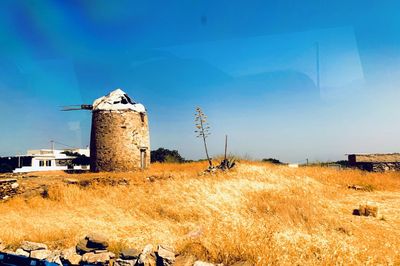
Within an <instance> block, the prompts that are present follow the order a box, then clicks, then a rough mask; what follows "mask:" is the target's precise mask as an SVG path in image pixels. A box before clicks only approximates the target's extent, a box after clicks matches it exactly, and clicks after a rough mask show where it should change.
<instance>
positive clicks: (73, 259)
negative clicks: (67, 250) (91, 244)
mask: <svg viewBox="0 0 400 266" xmlns="http://www.w3.org/2000/svg"><path fill="white" fill-rule="evenodd" d="M63 260H64V261H65V262H67V263H68V265H74V266H75V265H79V264H80V263H81V261H82V256H81V255H78V254H71V255H69V256H67V257H64V259H63Z"/></svg>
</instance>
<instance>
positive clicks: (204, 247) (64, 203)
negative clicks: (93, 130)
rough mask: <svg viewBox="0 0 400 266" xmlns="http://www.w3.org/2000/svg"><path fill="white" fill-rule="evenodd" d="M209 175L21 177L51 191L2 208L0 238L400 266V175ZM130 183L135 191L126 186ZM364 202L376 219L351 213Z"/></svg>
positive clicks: (277, 171) (173, 169)
mask: <svg viewBox="0 0 400 266" xmlns="http://www.w3.org/2000/svg"><path fill="white" fill-rule="evenodd" d="M205 167H206V164H204V163H190V164H153V165H152V166H151V168H150V169H149V170H146V171H142V172H136V173H111V174H110V173H91V174H66V173H62V172H56V173H54V172H53V173H42V174H37V175H38V177H36V178H25V179H21V180H19V182H20V184H21V185H22V187H25V188H26V189H27V188H34V187H39V186H41V185H46V186H47V188H48V189H47V190H46V191H47V192H48V193H42V195H37V194H35V193H30V194H29V193H27V194H26V195H24V196H23V195H20V196H18V197H15V198H13V199H11V200H8V201H6V202H3V203H0V213H1V215H0V239H2V240H3V242H5V243H6V244H8V245H9V247H11V248H12V247H16V246H17V245H18V244H19V242H20V241H22V240H31V241H37V242H44V243H47V244H48V245H49V246H50V247H52V248H63V247H70V246H73V245H75V243H76V242H77V241H78V240H79V239H80V238H81V237H83V236H84V235H86V234H87V233H89V232H99V233H102V234H104V235H107V236H108V237H110V239H111V243H112V249H113V250H114V251H116V252H118V250H120V249H121V248H123V247H127V246H131V247H136V248H142V247H143V246H144V245H145V244H148V243H152V244H154V245H156V244H158V243H165V244H169V245H171V246H173V247H174V248H175V249H176V250H177V252H180V253H185V252H187V253H192V254H194V255H196V256H197V257H198V258H199V259H204V260H208V261H212V262H223V263H224V264H226V265H230V264H232V263H234V262H236V261H240V260H247V261H249V262H251V263H252V264H255V265H305V264H307V265H332V264H344V265H376V264H383V265H387V264H388V265H396V264H397V265H400V212H399V210H400V209H399V208H400V174H399V173H366V172H361V171H356V170H335V169H330V168H322V167H304V168H298V169H292V168H288V167H286V166H275V165H270V164H265V163H255V162H241V163H240V164H239V165H238V166H237V167H236V169H234V170H232V171H230V172H228V173H218V174H213V175H209V174H207V175H201V174H200V173H201V172H202V170H203V169H205ZM65 178H76V179H79V180H81V183H80V185H76V184H66V183H65V182H64V179H65ZM122 179H125V180H126V181H128V182H129V184H128V185H126V184H124V182H120V184H118V180H122ZM91 180H96V182H91ZM349 184H351V185H353V184H355V185H363V186H366V187H368V188H369V190H371V191H359V190H357V191H356V190H352V189H348V188H347V186H348V185H349ZM366 201H373V202H376V204H377V205H378V207H379V211H380V214H379V216H378V217H376V218H375V217H362V216H354V215H352V211H353V209H356V208H358V206H359V204H360V203H365V202H366Z"/></svg>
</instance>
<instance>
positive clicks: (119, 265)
mask: <svg viewBox="0 0 400 266" xmlns="http://www.w3.org/2000/svg"><path fill="white" fill-rule="evenodd" d="M136 261H137V260H136V259H134V260H123V259H116V260H115V262H114V266H134V265H136Z"/></svg>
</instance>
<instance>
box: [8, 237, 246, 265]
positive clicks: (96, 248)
mask: <svg viewBox="0 0 400 266" xmlns="http://www.w3.org/2000/svg"><path fill="white" fill-rule="evenodd" d="M108 248H109V243H108V239H107V238H106V237H104V236H102V235H99V234H90V235H87V236H86V237H85V238H83V239H81V240H80V241H79V242H78V244H77V245H76V246H75V247H72V248H69V249H64V250H61V251H60V250H55V251H51V250H49V249H48V247H47V246H46V245H45V244H41V243H35V242H30V241H23V242H22V243H21V245H20V247H19V248H17V249H16V250H15V251H8V250H5V245H4V243H2V242H1V240H0V252H4V253H8V254H13V255H18V256H24V257H27V258H32V259H38V260H43V261H46V262H49V263H53V264H51V265H61V266H63V265H71V266H78V265H81V266H82V265H85V266H90V265H93V266H94V265H96V266H112V265H114V266H223V264H213V263H210V262H205V261H200V260H197V259H196V257H195V256H193V255H187V254H184V255H178V254H176V253H175V251H174V249H173V248H171V247H169V246H167V245H158V246H157V247H156V248H154V247H153V245H151V244H148V245H146V246H145V247H144V248H143V250H141V251H140V250H137V249H135V248H127V249H123V250H121V252H120V254H118V255H116V254H114V253H113V252H111V251H109V250H108ZM0 264H1V262H0ZM247 265H251V264H249V263H247V262H245V263H242V262H240V263H239V264H238V263H236V264H235V266H247Z"/></svg>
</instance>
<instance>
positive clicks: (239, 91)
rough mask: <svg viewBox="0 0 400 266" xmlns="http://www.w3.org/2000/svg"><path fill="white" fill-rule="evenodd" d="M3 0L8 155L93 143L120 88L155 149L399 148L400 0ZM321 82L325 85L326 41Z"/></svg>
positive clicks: (284, 153) (1, 85)
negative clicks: (95, 120)
mask: <svg viewBox="0 0 400 266" xmlns="http://www.w3.org/2000/svg"><path fill="white" fill-rule="evenodd" d="M330 2H331V3H329V2H327V1H208V0H205V1H168V2H167V1H118V2H113V3H111V1H102V0H100V1H89V0H88V1H48V0H42V1H8V0H5V1H2V2H1V3H0V15H1V16H0V21H1V23H0V47H1V49H0V93H1V95H2V97H0V111H1V114H2V115H1V117H2V123H1V130H0V155H10V154H16V153H23V152H25V150H26V149H30V148H43V147H48V146H49V145H50V140H51V139H54V140H57V141H59V142H62V143H66V144H69V145H71V146H86V145H88V144H89V135H90V112H85V111H82V112H68V113H65V112H60V111H59V109H60V108H59V106H62V105H69V104H81V103H91V102H92V101H93V100H94V99H95V98H98V97H100V96H102V95H104V94H106V93H108V92H109V91H111V90H113V89H115V88H122V89H123V90H125V91H126V92H127V93H128V94H129V95H130V96H131V97H132V98H134V99H135V100H136V101H139V102H142V103H143V104H144V105H145V106H146V107H147V109H148V112H149V118H150V128H151V143H152V148H154V149H155V148H158V147H166V148H170V149H178V150H179V151H180V153H181V154H182V155H183V156H184V157H186V158H189V159H197V158H202V157H204V154H203V150H202V145H201V143H199V140H198V139H196V138H195V135H194V132H193V130H194V125H193V113H194V109H195V107H196V106H201V107H202V108H203V110H204V112H205V113H206V114H208V116H209V122H210V124H211V127H212V135H211V136H210V139H209V142H210V145H209V146H210V150H211V153H212V154H213V155H216V154H220V153H222V151H223V139H224V135H225V134H228V135H229V139H230V143H229V145H230V150H231V152H233V153H236V154H240V155H246V156H249V157H252V158H255V159H256V158H266V157H274V158H278V159H281V160H283V161H290V162H302V161H304V160H305V159H306V158H309V159H310V160H321V161H323V160H336V159H342V158H344V154H345V153H348V152H398V151H400V141H399V139H398V136H400V126H399V125H398V123H397V118H398V117H399V114H400V109H399V103H398V99H399V96H400V90H399V82H400V18H399V16H398V11H399V10H400V3H399V2H398V1H380V3H379V2H377V1H330ZM317 43H318V45H319V49H320V87H319V88H318V86H317V85H316V76H317V74H316V44H317Z"/></svg>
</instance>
